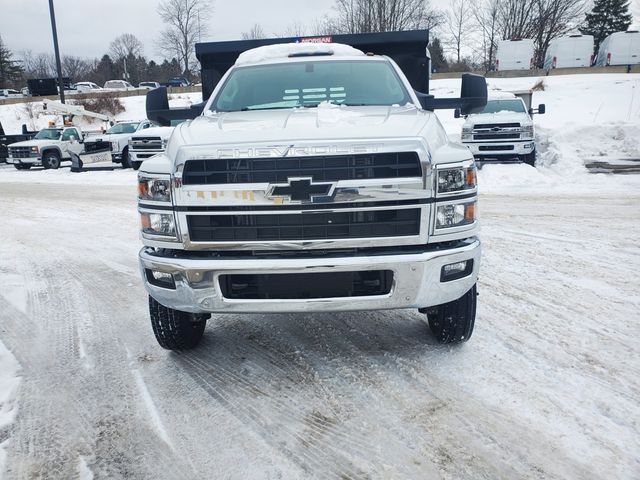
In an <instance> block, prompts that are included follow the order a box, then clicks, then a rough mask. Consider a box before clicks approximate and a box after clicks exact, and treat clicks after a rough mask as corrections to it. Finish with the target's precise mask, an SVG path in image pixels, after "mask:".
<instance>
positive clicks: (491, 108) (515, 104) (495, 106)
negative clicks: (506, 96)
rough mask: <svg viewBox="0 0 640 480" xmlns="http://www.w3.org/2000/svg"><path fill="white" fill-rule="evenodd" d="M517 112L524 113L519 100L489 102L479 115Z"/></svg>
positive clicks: (522, 105)
mask: <svg viewBox="0 0 640 480" xmlns="http://www.w3.org/2000/svg"><path fill="white" fill-rule="evenodd" d="M498 112H518V113H524V112H525V109H524V104H523V103H522V101H521V100H519V99H513V100H489V101H488V102H487V106H486V107H484V110H482V112H481V113H498Z"/></svg>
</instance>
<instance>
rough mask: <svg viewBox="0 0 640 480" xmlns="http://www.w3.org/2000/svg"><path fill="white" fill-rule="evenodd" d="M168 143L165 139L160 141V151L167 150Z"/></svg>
mask: <svg viewBox="0 0 640 480" xmlns="http://www.w3.org/2000/svg"><path fill="white" fill-rule="evenodd" d="M168 142H169V140H167V139H166V138H165V139H163V140H162V149H163V150H165V149H166V148H167V143H168Z"/></svg>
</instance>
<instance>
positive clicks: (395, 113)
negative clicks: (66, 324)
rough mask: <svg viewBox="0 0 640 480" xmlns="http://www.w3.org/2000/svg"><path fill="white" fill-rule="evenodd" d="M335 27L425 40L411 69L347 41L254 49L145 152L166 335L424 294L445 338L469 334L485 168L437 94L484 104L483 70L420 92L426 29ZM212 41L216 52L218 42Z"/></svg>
mask: <svg viewBox="0 0 640 480" xmlns="http://www.w3.org/2000/svg"><path fill="white" fill-rule="evenodd" d="M407 37H410V39H414V41H413V42H409V41H407V42H404V43H403V39H405V38H407ZM334 38H335V39H336V40H335V41H339V40H342V39H343V38H346V39H347V40H348V39H354V40H358V39H360V38H363V39H364V40H366V44H365V43H363V45H365V46H364V47H363V48H366V50H367V52H372V51H381V50H382V49H384V48H386V47H388V46H389V45H392V44H393V41H394V39H395V40H397V43H395V44H393V47H394V48H395V51H396V52H398V51H400V52H403V55H404V53H405V52H407V50H408V49H409V44H412V45H414V47H415V54H414V53H413V52H409V53H408V54H407V56H406V57H400V58H401V59H403V60H405V61H404V62H403V63H404V70H403V69H401V68H400V67H399V66H398V64H397V63H396V62H395V61H394V60H392V59H391V58H390V57H387V56H383V55H374V54H364V53H363V52H362V51H360V50H357V49H355V48H353V47H350V46H347V45H343V44H340V43H326V44H318V43H306V42H300V43H292V44H284V45H282V44H281V45H270V46H265V47H260V48H257V49H254V50H249V51H247V52H244V53H242V54H240V56H239V57H238V59H237V61H236V63H235V65H233V66H231V67H230V68H229V70H228V71H226V73H224V74H223V75H222V78H221V79H220V81H219V82H218V83H217V86H215V88H214V89H213V92H212V93H211V95H210V96H209V99H208V101H207V102H206V104H204V106H203V110H202V113H201V115H200V116H197V117H196V118H195V119H194V120H191V121H188V122H185V123H182V124H181V125H179V126H177V127H176V130H175V131H174V133H173V135H172V136H171V138H170V140H169V143H168V144H167V148H166V151H165V153H164V154H159V155H155V156H153V157H152V158H150V159H149V160H146V161H145V162H143V164H142V166H141V168H140V171H139V173H138V181H139V186H138V192H139V197H138V198H139V200H138V210H139V212H140V218H141V238H142V241H143V243H144V248H143V249H142V250H141V251H140V254H139V260H140V267H141V274H142V278H143V281H144V284H145V287H146V289H147V291H148V293H149V295H150V297H149V312H150V316H151V323H152V326H153V331H154V333H155V336H156V339H157V341H158V343H159V344H160V345H161V346H162V347H164V348H167V349H173V350H184V349H189V348H193V347H195V346H196V345H197V344H198V342H199V341H200V339H201V338H202V335H203V332H204V328H205V324H206V322H207V320H208V318H209V317H210V316H211V314H212V313H225V312H228V313H255V312H261V313H265V312H271V313H276V312H280V313H282V312H304V313H309V312H336V311H358V310H381V309H404V308H413V309H416V310H419V311H420V312H421V313H423V314H425V319H428V322H429V326H430V327H431V330H432V331H433V333H434V335H435V337H436V339H437V340H438V341H440V342H443V343H457V342H464V341H466V340H467V339H469V337H470V336H471V333H472V331H473V326H474V321H475V314H476V295H477V293H476V281H477V278H478V271H479V265H480V240H479V239H478V237H477V233H478V219H477V217H476V202H477V192H478V190H477V184H476V168H475V164H474V160H473V156H472V155H471V153H470V152H469V150H468V149H467V148H466V147H463V146H462V145H460V144H455V143H451V142H450V141H449V140H448V138H447V135H446V133H445V130H444V128H443V127H442V125H441V123H440V122H439V120H438V118H437V116H436V115H435V114H434V113H433V111H432V110H433V109H434V108H454V107H455V106H461V108H462V111H463V113H471V112H473V111H475V110H477V109H481V108H482V107H483V106H484V105H485V103H486V92H487V90H486V82H485V80H484V78H482V77H479V76H477V75H471V74H465V75H464V76H463V78H462V92H463V93H462V95H461V98H458V99H434V98H433V97H432V96H431V95H428V94H426V93H417V92H416V89H417V88H420V85H424V83H427V82H428V74H427V72H426V70H425V69H426V68H428V67H427V65H428V63H427V62H426V61H425V60H426V56H425V53H424V52H425V51H426V45H427V41H428V36H427V33H426V32H424V31H417V32H400V33H398V32H394V33H388V34H387V33H383V34H369V35H367V36H362V37H360V36H357V35H341V36H338V35H336V36H334ZM364 40H363V41H364ZM231 43H232V42H225V43H224V45H223V47H224V48H225V49H228V48H229V44H231ZM345 43H346V42H345ZM353 44H355V45H357V42H355V41H354V42H353ZM245 45H246V44H245V43H243V42H241V41H240V42H238V47H237V48H238V50H239V51H242V48H243V47H244V46H245ZM376 46H379V47H380V49H378V50H374V49H375V48H376ZM205 47H206V48H209V51H210V52H211V54H212V57H215V56H216V55H215V53H216V47H217V44H208V45H205ZM244 48H246V47H244ZM225 51H227V50H225ZM382 51H384V50H382ZM387 51H388V50H387ZM390 54H391V53H390ZM198 58H200V61H201V62H203V61H206V60H203V58H204V57H203V56H199V57H198ZM216 65H217V64H216ZM204 68H205V67H204V65H203V69H204ZM405 70H406V71H407V72H408V73H407V75H411V76H412V79H413V81H414V82H415V83H413V84H412V83H411V82H410V81H409V80H408V78H407V76H405V73H404V71H405ZM204 74H205V75H204V76H203V78H205V77H207V74H208V72H206V71H205V72H204ZM208 78H212V77H208ZM206 81H207V80H206V78H205V82H203V85H206ZM420 82H424V83H420ZM414 85H417V87H416V86H414ZM160 95H163V96H164V98H163V99H161V98H160ZM154 99H157V100H158V101H157V102H155V100H154ZM154 103H157V105H160V107H158V108H155V106H154ZM163 105H164V107H162V106H163ZM167 105H168V102H167V99H166V90H165V89H157V90H152V91H150V92H149V94H148V96H147V116H148V117H149V118H154V112H156V113H157V114H158V118H159V117H161V116H162V114H163V113H165V114H166V115H165V118H168V117H169V116H170V115H169V114H170V113H171V110H172V109H167V108H166V106H167ZM162 108H165V111H160V110H161V109H162ZM173 110H175V109H173ZM363 321H366V319H364V318H363Z"/></svg>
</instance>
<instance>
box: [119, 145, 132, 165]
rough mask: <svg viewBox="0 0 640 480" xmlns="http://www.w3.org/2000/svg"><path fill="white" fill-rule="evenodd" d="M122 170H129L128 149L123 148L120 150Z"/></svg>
mask: <svg viewBox="0 0 640 480" xmlns="http://www.w3.org/2000/svg"><path fill="white" fill-rule="evenodd" d="M121 163H122V168H131V161H130V160H129V147H124V150H122V162H121Z"/></svg>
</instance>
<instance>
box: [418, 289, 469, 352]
mask: <svg viewBox="0 0 640 480" xmlns="http://www.w3.org/2000/svg"><path fill="white" fill-rule="evenodd" d="M477 297H478V292H477V290H476V286H475V285H474V286H473V287H471V290H469V291H468V292H467V293H465V294H464V295H463V296H462V297H460V298H459V299H458V300H454V301H453V302H449V303H444V304H442V305H438V306H435V307H430V308H427V309H424V310H422V309H421V310H420V311H421V312H422V313H426V314H427V318H428V319H429V328H430V329H431V332H432V333H433V335H434V336H435V337H436V340H438V342H440V343H461V342H466V341H467V340H469V339H470V338H471V335H472V334H473V326H474V324H475V321H476V304H477Z"/></svg>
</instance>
